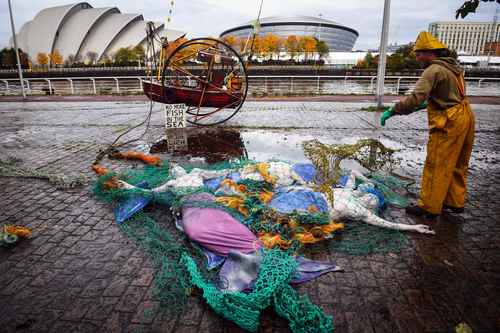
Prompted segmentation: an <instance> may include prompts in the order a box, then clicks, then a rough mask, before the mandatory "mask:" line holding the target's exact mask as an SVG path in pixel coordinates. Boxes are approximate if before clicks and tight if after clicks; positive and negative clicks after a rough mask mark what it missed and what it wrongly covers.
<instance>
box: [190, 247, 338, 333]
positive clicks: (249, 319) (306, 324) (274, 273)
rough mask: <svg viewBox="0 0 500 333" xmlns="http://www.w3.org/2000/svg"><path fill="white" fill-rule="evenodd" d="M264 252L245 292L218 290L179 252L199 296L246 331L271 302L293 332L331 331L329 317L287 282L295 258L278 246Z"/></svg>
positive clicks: (251, 327)
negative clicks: (252, 285)
mask: <svg viewBox="0 0 500 333" xmlns="http://www.w3.org/2000/svg"><path fill="white" fill-rule="evenodd" d="M264 253H265V254H264V258H263V261H262V263H261V267H260V271H259V276H258V278H257V280H256V282H255V287H254V289H253V291H252V292H251V293H249V294H245V293H242V292H220V291H219V290H217V288H216V287H215V285H214V284H213V283H209V282H206V280H205V279H204V278H203V276H202V275H201V274H200V272H199V270H198V266H197V264H196V263H195V262H194V261H193V260H192V259H191V258H190V257H189V256H187V255H185V256H183V258H182V261H183V262H184V263H185V265H186V267H187V269H188V271H189V273H190V274H191V279H192V282H193V284H194V285H195V286H197V287H198V288H200V289H202V290H203V297H204V298H205V299H206V301H207V303H208V304H210V306H211V307H212V308H213V309H214V310H215V312H217V313H218V314H220V315H221V316H223V317H224V318H227V319H229V320H231V321H233V322H235V323H236V324H238V325H239V326H240V327H242V328H244V329H246V330H248V331H251V332H255V331H257V328H258V327H259V317H260V314H261V312H262V311H263V310H264V309H266V308H267V307H269V306H270V305H273V307H274V309H275V310H276V313H278V315H280V316H282V317H284V318H286V319H288V321H289V325H290V328H291V330H292V331H293V332H297V333H298V332H300V333H302V332H304V333H305V332H311V333H312V332H332V331H333V322H332V318H331V317H330V316H326V315H325V314H324V313H323V311H322V310H321V309H320V308H318V307H317V306H316V305H314V304H312V303H311V302H310V301H309V300H308V299H307V298H306V297H299V296H298V295H297V293H296V291H295V290H294V289H293V288H292V287H291V286H290V285H289V284H288V283H289V282H290V279H291V278H292V273H293V272H294V271H295V269H296V267H297V263H296V261H295V259H294V258H293V257H292V256H291V255H290V254H288V253H287V252H285V251H280V250H269V251H264Z"/></svg>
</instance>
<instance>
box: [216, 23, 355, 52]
mask: <svg viewBox="0 0 500 333" xmlns="http://www.w3.org/2000/svg"><path fill="white" fill-rule="evenodd" d="M253 23H254V22H248V23H245V24H242V25H239V26H237V27H234V28H231V29H228V30H226V31H224V32H223V33H221V34H220V37H221V38H222V37H226V36H234V37H236V38H247V37H248V35H249V34H251V33H252V32H253ZM269 33H271V34H273V35H277V36H280V37H285V38H286V37H288V36H292V35H295V36H313V37H315V38H317V39H319V40H321V41H324V42H325V43H326V44H327V45H328V48H329V49H330V51H351V50H352V48H353V47H354V44H355V43H356V40H357V39H358V37H359V34H358V32H357V31H356V30H354V29H352V28H349V27H347V26H345V25H342V24H340V23H337V22H334V21H330V20H326V19H323V18H318V17H312V16H290V17H281V16H274V17H266V18H262V19H260V31H259V36H265V35H266V34H269Z"/></svg>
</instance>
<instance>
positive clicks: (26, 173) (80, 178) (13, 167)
mask: <svg viewBox="0 0 500 333" xmlns="http://www.w3.org/2000/svg"><path fill="white" fill-rule="evenodd" d="M21 162H22V160H20V159H18V158H15V157H12V156H8V157H7V158H5V159H2V158H0V177H17V178H31V179H43V180H47V181H48V182H49V183H50V184H52V185H54V186H55V187H56V188H58V189H70V188H74V187H78V186H82V185H85V184H87V183H88V179H87V177H86V176H85V175H83V174H79V175H75V176H68V175H65V174H62V173H51V172H46V171H41V170H37V169H36V168H30V167H23V166H21Z"/></svg>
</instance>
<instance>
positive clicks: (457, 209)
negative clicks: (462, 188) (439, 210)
mask: <svg viewBox="0 0 500 333" xmlns="http://www.w3.org/2000/svg"><path fill="white" fill-rule="evenodd" d="M443 210H444V211H448V212H452V213H455V214H462V213H463V212H464V211H465V209H464V207H452V206H448V205H446V204H444V205H443Z"/></svg>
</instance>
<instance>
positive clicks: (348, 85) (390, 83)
mask: <svg viewBox="0 0 500 333" xmlns="http://www.w3.org/2000/svg"><path fill="white" fill-rule="evenodd" d="M147 79H148V77H146V76H118V77H54V78H50V77H47V78H27V79H24V84H25V88H26V91H27V94H28V95H54V94H56V95H109V94H124V95H127V94H142V81H143V80H147ZM417 80H418V77H415V76H386V78H385V93H386V94H388V95H391V94H393V95H397V94H405V93H407V92H409V91H411V90H412V89H413V88H414V86H415V83H416V81H417ZM376 82H377V77H376V76H335V75H318V76H301V75H293V76H272V75H269V76H249V77H248V87H249V89H248V94H249V95H250V96H291V95H303V96H304V95H305V96H308V95H333V94H373V93H374V90H375V87H376ZM466 82H467V92H468V95H470V96H500V78H484V77H467V78H466ZM20 94H21V86H20V81H19V79H0V95H20Z"/></svg>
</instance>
